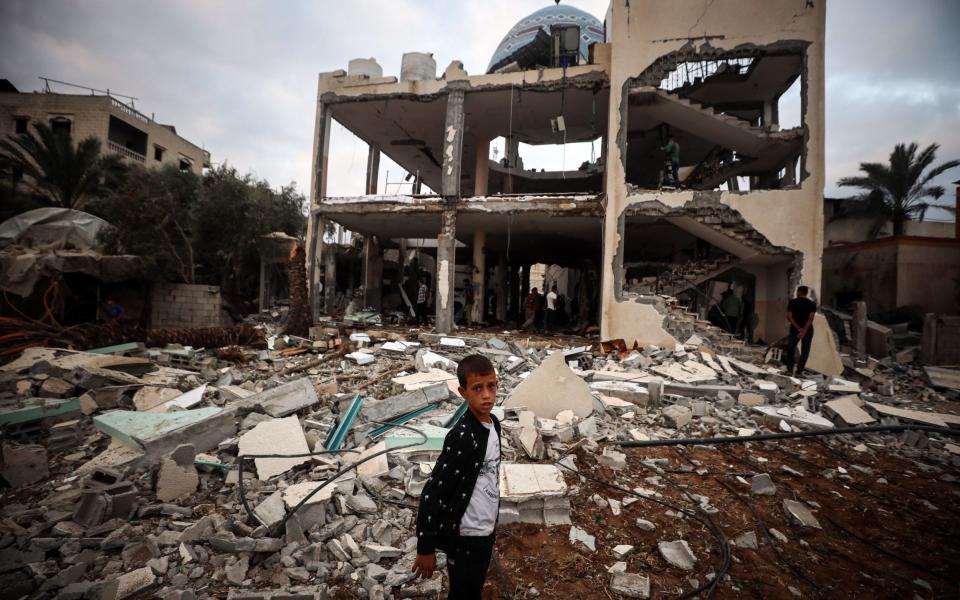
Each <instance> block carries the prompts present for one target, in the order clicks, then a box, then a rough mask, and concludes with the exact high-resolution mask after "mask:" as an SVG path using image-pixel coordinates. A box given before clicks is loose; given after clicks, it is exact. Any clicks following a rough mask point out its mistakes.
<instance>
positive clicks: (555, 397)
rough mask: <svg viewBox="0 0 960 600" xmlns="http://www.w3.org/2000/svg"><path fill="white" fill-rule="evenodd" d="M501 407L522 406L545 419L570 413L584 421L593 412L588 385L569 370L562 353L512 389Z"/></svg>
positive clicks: (557, 353)
mask: <svg viewBox="0 0 960 600" xmlns="http://www.w3.org/2000/svg"><path fill="white" fill-rule="evenodd" d="M503 406H504V407H505V408H516V407H521V406H524V407H526V408H527V409H529V410H532V411H533V412H534V413H536V415H537V416H538V417H541V418H544V419H552V418H554V417H555V416H556V414H557V413H558V412H560V411H563V410H572V411H573V412H574V414H575V415H577V416H578V417H579V418H581V419H584V418H586V417H588V416H590V413H592V412H593V396H592V395H591V394H590V386H588V385H587V383H586V382H585V381H584V380H583V379H581V378H580V377H578V376H577V374H576V373H574V372H573V370H571V369H570V367H569V366H568V365H567V363H566V361H565V360H564V357H563V354H562V353H560V352H555V353H553V354H551V355H550V356H548V357H547V358H546V359H545V360H544V361H543V362H542V363H540V366H538V367H537V368H536V369H534V370H533V371H532V372H531V373H530V375H529V376H527V378H526V379H524V380H523V381H522V382H520V384H519V385H518V386H517V387H515V388H514V389H513V392H512V393H511V394H510V396H509V397H508V398H507V400H506V401H505V402H504V403H503Z"/></svg>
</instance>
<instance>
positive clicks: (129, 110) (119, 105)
mask: <svg viewBox="0 0 960 600" xmlns="http://www.w3.org/2000/svg"><path fill="white" fill-rule="evenodd" d="M110 105H111V106H113V107H114V108H115V109H117V110H118V111H120V112H122V113H123V114H125V115H127V116H128V117H132V118H134V119H136V120H138V121H142V122H144V123H149V122H150V118H149V117H148V116H147V115H145V114H143V113H142V112H140V111H139V110H137V109H135V108H133V107H131V106H128V105H126V104H124V103H123V102H120V101H119V100H117V99H116V98H114V97H113V96H110Z"/></svg>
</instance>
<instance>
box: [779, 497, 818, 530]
mask: <svg viewBox="0 0 960 600" xmlns="http://www.w3.org/2000/svg"><path fill="white" fill-rule="evenodd" d="M783 510H784V511H786V513H787V515H789V516H790V517H791V518H792V519H793V520H794V521H796V522H797V523H798V524H799V525H802V526H804V527H814V528H816V529H822V527H820V521H818V520H817V518H816V517H815V516H813V513H812V512H810V509H809V508H807V505H806V504H804V503H802V502H797V501H796V500H784V501H783Z"/></svg>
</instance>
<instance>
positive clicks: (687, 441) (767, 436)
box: [610, 425, 960, 448]
mask: <svg viewBox="0 0 960 600" xmlns="http://www.w3.org/2000/svg"><path fill="white" fill-rule="evenodd" d="M883 431H886V432H890V433H895V432H898V431H926V432H931V433H942V434H944V435H950V436H960V429H950V428H949V427H934V426H932V425H868V426H866V427H835V428H832V429H817V430H814V431H792V432H790V433H761V434H757V435H747V436H743V437H707V438H678V439H666V440H621V441H618V440H611V442H610V443H611V444H616V445H618V446H623V447H626V448H653V447H657V446H687V445H691V444H702V445H711V444H742V443H745V442H762V441H767V440H787V439H792V438H805V437H819V436H824V435H841V434H846V433H853V434H857V433H878V432H883Z"/></svg>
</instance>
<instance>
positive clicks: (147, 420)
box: [93, 406, 237, 461]
mask: <svg viewBox="0 0 960 600" xmlns="http://www.w3.org/2000/svg"><path fill="white" fill-rule="evenodd" d="M93 424H94V425H95V426H96V428H97V429H99V430H100V431H102V432H103V433H105V434H107V435H109V436H110V437H112V438H114V439H116V440H117V441H119V442H121V443H123V444H124V445H126V446H128V447H130V448H133V449H136V450H142V451H143V452H144V459H145V460H149V461H156V460H160V458H162V457H163V456H164V455H166V454H169V453H170V452H172V451H173V450H174V449H175V448H176V447H177V446H179V445H180V444H183V443H191V444H193V445H194V446H195V447H196V448H197V450H207V449H209V448H213V447H215V446H216V445H217V444H219V443H220V442H222V441H223V440H225V439H227V438H229V437H231V436H232V435H234V434H235V433H236V432H237V423H236V416H235V413H234V411H232V410H225V409H223V408H219V407H216V406H211V407H207V408H196V409H193V410H184V411H177V412H169V413H142V412H137V411H131V410H111V411H108V412H105V413H101V414H99V415H97V416H96V417H94V418H93Z"/></svg>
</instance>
